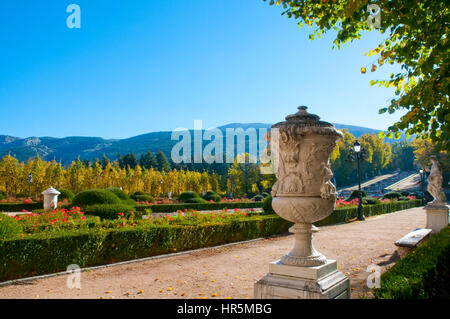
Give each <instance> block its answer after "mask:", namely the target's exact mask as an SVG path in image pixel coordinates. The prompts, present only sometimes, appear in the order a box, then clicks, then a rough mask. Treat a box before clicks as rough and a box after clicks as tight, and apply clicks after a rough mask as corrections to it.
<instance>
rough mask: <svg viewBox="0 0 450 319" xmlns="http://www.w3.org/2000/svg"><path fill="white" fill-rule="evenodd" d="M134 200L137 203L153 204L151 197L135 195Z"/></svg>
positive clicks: (153, 200)
mask: <svg viewBox="0 0 450 319" xmlns="http://www.w3.org/2000/svg"><path fill="white" fill-rule="evenodd" d="M134 200H135V201H138V202H145V201H147V202H149V203H154V202H155V199H154V198H153V197H152V196H151V195H135V198H134Z"/></svg>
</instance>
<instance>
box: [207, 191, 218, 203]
mask: <svg viewBox="0 0 450 319" xmlns="http://www.w3.org/2000/svg"><path fill="white" fill-rule="evenodd" d="M203 199H204V200H206V201H208V202H209V201H211V200H212V201H213V202H216V203H218V202H220V201H221V200H222V197H221V196H220V195H219V194H217V193H215V192H213V191H207V192H206V194H205V195H204V196H203Z"/></svg>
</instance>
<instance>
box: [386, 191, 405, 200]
mask: <svg viewBox="0 0 450 319" xmlns="http://www.w3.org/2000/svg"><path fill="white" fill-rule="evenodd" d="M400 197H402V194H400V193H399V192H390V193H387V194H384V196H383V198H384V199H386V198H387V199H394V198H400Z"/></svg>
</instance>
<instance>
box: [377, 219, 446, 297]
mask: <svg viewBox="0 0 450 319" xmlns="http://www.w3.org/2000/svg"><path fill="white" fill-rule="evenodd" d="M375 298H378V299H435V298H438V299H449V298H450V227H449V226H447V227H446V228H444V229H442V230H441V231H440V232H439V233H438V234H434V235H432V236H431V238H430V239H428V240H427V241H425V242H424V243H422V244H421V245H420V246H419V247H417V248H415V249H413V250H412V251H410V252H409V253H408V255H406V256H405V257H404V258H402V259H400V260H399V261H398V262H397V263H396V264H395V265H394V266H393V267H392V268H390V269H389V270H388V271H386V272H385V273H384V274H383V275H382V276H381V285H380V288H378V289H375Z"/></svg>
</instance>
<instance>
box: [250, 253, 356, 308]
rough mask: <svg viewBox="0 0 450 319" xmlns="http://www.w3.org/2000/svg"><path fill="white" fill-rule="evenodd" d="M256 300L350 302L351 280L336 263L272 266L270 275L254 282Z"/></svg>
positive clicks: (270, 266)
mask: <svg viewBox="0 0 450 319" xmlns="http://www.w3.org/2000/svg"><path fill="white" fill-rule="evenodd" d="M254 289H255V290H254V296H255V298H256V299H349V298H350V280H349V279H348V277H346V276H345V275H344V274H343V273H342V272H340V271H338V270H337V264H336V261H335V260H326V263H325V264H323V265H320V266H315V267H298V266H290V265H284V264H282V263H281V262H280V261H276V262H272V263H270V264H269V273H268V274H267V275H266V276H264V277H263V278H261V279H260V280H259V281H258V282H256V283H255V287H254Z"/></svg>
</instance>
